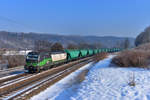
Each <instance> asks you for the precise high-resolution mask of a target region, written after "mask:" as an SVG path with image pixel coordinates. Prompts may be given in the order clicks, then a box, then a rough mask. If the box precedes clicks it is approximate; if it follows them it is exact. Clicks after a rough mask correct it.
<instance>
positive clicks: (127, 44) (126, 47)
mask: <svg viewBox="0 0 150 100" xmlns="http://www.w3.org/2000/svg"><path fill="white" fill-rule="evenodd" d="M129 46H130V41H129V39H128V38H126V39H125V41H124V49H128V48H129Z"/></svg>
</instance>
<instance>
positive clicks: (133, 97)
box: [31, 56, 150, 100]
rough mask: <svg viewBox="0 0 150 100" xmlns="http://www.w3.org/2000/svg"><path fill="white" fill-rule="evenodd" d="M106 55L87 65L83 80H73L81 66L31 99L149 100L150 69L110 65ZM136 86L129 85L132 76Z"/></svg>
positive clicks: (110, 57)
mask: <svg viewBox="0 0 150 100" xmlns="http://www.w3.org/2000/svg"><path fill="white" fill-rule="evenodd" d="M112 57H113V56H109V57H108V58H107V59H104V60H102V61H100V62H98V63H97V64H95V65H92V64H88V65H86V66H84V67H83V68H81V69H82V70H83V69H86V68H90V67H91V66H92V67H91V68H90V70H89V72H88V74H87V76H86V78H85V80H84V81H83V82H82V83H80V84H79V83H77V82H76V77H77V75H78V74H79V73H81V71H82V70H81V69H80V70H77V71H76V72H74V73H72V74H70V75H69V76H67V77H66V78H64V79H62V80H61V81H59V82H57V83H56V84H54V85H53V86H51V87H49V88H48V89H46V90H45V91H43V92H41V93H40V94H38V95H36V96H34V97H32V98H31V100H150V70H146V69H140V68H117V67H112V66H109V64H110V62H111V59H112ZM133 75H134V76H135V84H136V85H135V86H129V84H128V83H129V82H130V80H131V79H132V76H133Z"/></svg>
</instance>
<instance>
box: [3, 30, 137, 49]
mask: <svg viewBox="0 0 150 100" xmlns="http://www.w3.org/2000/svg"><path fill="white" fill-rule="evenodd" d="M36 40H47V41H50V42H60V43H62V44H63V45H64V46H66V45H67V44H69V43H74V44H79V43H88V44H93V43H101V44H102V45H103V47H116V46H119V45H121V44H120V43H122V42H123V41H124V40H125V38H124V37H115V36H103V37H100V36H71V35H69V36H66V35H54V34H36V33H15V32H5V31H0V48H15V49H18V48H19V49H25V48H29V49H32V48H34V42H35V41H36ZM129 40H130V43H131V45H130V46H134V40H135V39H134V38H129Z"/></svg>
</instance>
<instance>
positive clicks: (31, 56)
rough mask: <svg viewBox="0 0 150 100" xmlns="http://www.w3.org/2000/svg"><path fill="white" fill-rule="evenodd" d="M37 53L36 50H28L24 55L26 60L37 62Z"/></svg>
mask: <svg viewBox="0 0 150 100" xmlns="http://www.w3.org/2000/svg"><path fill="white" fill-rule="evenodd" d="M39 57H40V56H39V54H38V53H37V52H29V53H28V55H27V57H26V62H38V61H39Z"/></svg>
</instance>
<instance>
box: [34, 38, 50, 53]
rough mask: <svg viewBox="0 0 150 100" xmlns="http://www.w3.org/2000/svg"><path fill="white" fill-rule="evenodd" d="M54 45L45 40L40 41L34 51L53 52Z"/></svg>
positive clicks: (36, 43)
mask: <svg viewBox="0 0 150 100" xmlns="http://www.w3.org/2000/svg"><path fill="white" fill-rule="evenodd" d="M51 46H52V43H50V42H49V41H45V40H38V41H35V43H34V50H36V51H51Z"/></svg>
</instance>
